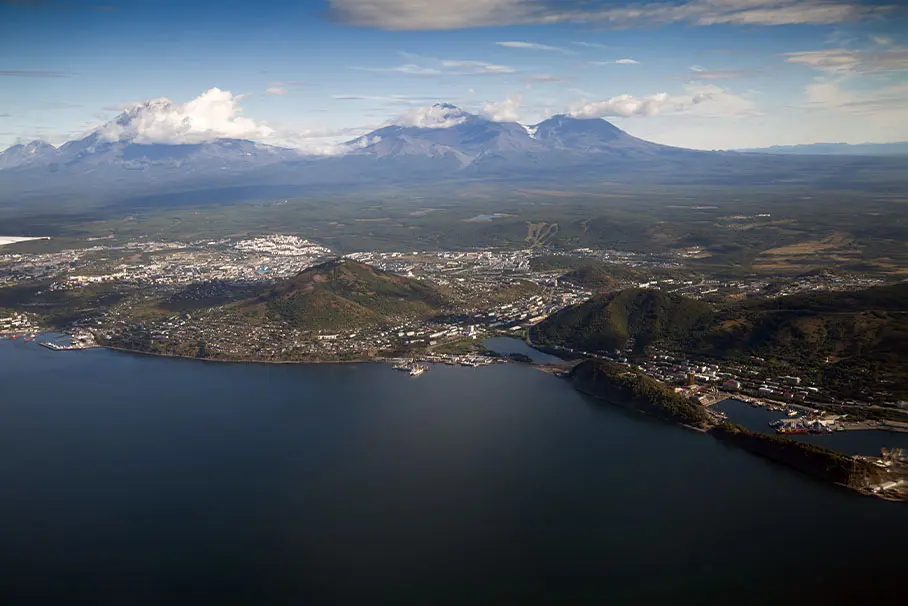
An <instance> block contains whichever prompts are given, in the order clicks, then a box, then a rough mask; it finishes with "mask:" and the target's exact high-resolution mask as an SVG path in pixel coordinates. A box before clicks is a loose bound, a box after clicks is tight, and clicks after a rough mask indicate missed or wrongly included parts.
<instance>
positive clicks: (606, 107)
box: [569, 93, 672, 118]
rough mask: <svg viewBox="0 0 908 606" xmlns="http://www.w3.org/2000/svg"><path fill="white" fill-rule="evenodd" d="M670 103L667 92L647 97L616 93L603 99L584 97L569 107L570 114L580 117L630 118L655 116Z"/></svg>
mask: <svg viewBox="0 0 908 606" xmlns="http://www.w3.org/2000/svg"><path fill="white" fill-rule="evenodd" d="M670 103H672V101H671V99H670V98H669V96H668V93H658V94H655V95H650V96H648V97H635V96H633V95H618V96H617V97H611V98H609V99H605V100H603V101H587V100H586V99H584V100H583V101H581V102H579V103H575V104H574V105H572V106H571V108H570V111H569V113H570V115H572V116H575V117H582V118H617V117H620V118H630V117H632V116H655V115H656V114H658V113H659V112H661V111H662V110H663V109H665V107H666V106H668V105H669V104H670Z"/></svg>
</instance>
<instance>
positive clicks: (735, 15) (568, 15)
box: [330, 0, 892, 30]
mask: <svg viewBox="0 0 908 606" xmlns="http://www.w3.org/2000/svg"><path fill="white" fill-rule="evenodd" d="M330 4H331V9H332V13H333V15H334V17H335V18H336V19H337V20H339V21H342V22H345V23H349V24H352V25H358V26H364V27H377V28H381V29H388V30H445V29H460V28H468V27H490V26H502V25H534V24H536V25H538V24H553V23H599V24H604V25H607V26H615V27H627V26H637V25H644V26H646V25H652V24H665V23H690V24H693V25H699V26H707V25H716V24H736V25H792V24H803V23H811V24H832V23H842V22H846V21H853V20H856V19H861V18H865V17H869V16H873V15H877V14H880V13H883V12H886V11H887V10H889V9H891V8H892V6H885V5H880V4H867V3H864V2H861V0H674V1H668V2H659V3H657V2H630V3H627V4H619V5H614V4H609V3H603V2H590V1H589V0H330Z"/></svg>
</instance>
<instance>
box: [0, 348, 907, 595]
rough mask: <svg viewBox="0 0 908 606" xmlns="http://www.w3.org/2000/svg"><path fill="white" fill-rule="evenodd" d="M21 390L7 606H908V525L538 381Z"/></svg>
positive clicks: (192, 381)
mask: <svg viewBox="0 0 908 606" xmlns="http://www.w3.org/2000/svg"><path fill="white" fill-rule="evenodd" d="M0 373H2V374H0V388H2V389H0V491H2V498H0V520H2V524H0V547H2V549H0V603H2V604H15V605H18V604H28V605H31V604H104V605H106V604H110V605H118V606H119V605H126V604H128V605H144V604H149V605H150V604H154V605H161V604H168V605H173V604H193V605H197V604H207V603H211V604H219V605H224V604H249V605H267V604H287V605H290V604H293V605H306V604H420V605H428V604H568V603H589V604H616V603H635V604H639V603H661V604H692V603H697V604H742V603H772V604H787V603H794V602H797V603H801V604H805V603H807V604H811V603H824V604H830V603H836V604H841V603H849V602H851V603H871V602H872V600H876V599H880V598H885V597H890V596H891V597H893V598H894V599H898V596H900V595H901V596H902V597H904V594H903V593H901V591H902V590H901V589H900V587H899V585H900V583H901V582H902V577H903V573H904V554H905V550H906V539H908V508H906V506H905V505H904V504H896V503H888V502H884V501H879V500H875V499H872V498H868V497H862V496H860V495H857V494H853V493H851V492H849V491H847V490H843V489H839V488H836V487H834V486H828V485H825V484H822V483H820V482H818V481H814V480H813V479H811V478H809V477H806V476H803V475H800V474H798V473H797V472H794V471H790V470H788V469H786V468H784V467H779V466H776V465H773V464H771V463H768V462H766V461H764V460H761V459H759V458H756V457H754V456H752V455H750V454H747V453H745V452H742V451H739V450H735V449H733V448H730V447H727V446H724V445H722V444H719V443H717V442H715V441H714V440H712V439H711V438H709V437H706V436H703V435H700V434H698V433H695V432H692V431H687V430H684V429H680V428H677V427H674V426H670V425H666V424H662V423H658V422H654V421H651V420H648V419H646V418H644V417H641V416H638V415H635V414H631V413H628V412H625V411H623V410H620V409H615V408H611V407H609V406H602V405H598V404H596V403H594V402H592V401H590V400H588V399H586V398H584V397H582V396H580V395H578V394H577V393H576V392H575V391H574V390H573V389H572V388H571V386H570V385H569V384H568V383H567V382H566V381H564V380H561V379H557V378H554V377H552V376H550V375H548V374H545V373H543V372H540V371H537V370H534V369H532V368H528V367H523V366H518V365H499V366H492V367H487V368H478V369H468V368H453V367H447V366H438V367H434V368H433V369H432V370H431V371H429V372H427V373H425V374H424V375H422V376H420V377H417V378H411V377H408V376H407V375H406V374H405V373H400V372H395V371H394V370H392V369H391V368H390V367H388V366H381V365H370V364H365V365H317V366H289V365H254V364H218V363H205V362H196V361H189V360H176V359H164V358H154V357H143V356H138V355H131V354H124V353H116V352H111V351H106V350H92V351H85V352H52V351H49V350H45V349H43V348H40V347H38V346H36V345H35V344H31V343H21V342H12V341H0ZM891 603H897V602H891Z"/></svg>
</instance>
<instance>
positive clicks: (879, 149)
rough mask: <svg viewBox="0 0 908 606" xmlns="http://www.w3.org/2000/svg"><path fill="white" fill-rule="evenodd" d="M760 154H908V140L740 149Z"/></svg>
mask: <svg viewBox="0 0 908 606" xmlns="http://www.w3.org/2000/svg"><path fill="white" fill-rule="evenodd" d="M738 151H741V152H753V153H760V154H801V155H814V156H908V142H899V143H809V144H807V145H773V146H771V147H757V148H752V149H741V150H738Z"/></svg>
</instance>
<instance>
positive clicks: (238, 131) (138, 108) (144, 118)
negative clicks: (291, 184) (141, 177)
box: [96, 88, 274, 143]
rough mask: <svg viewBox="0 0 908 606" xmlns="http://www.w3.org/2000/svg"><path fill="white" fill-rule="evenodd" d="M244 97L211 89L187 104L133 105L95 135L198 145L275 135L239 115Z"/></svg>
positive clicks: (165, 101)
mask: <svg viewBox="0 0 908 606" xmlns="http://www.w3.org/2000/svg"><path fill="white" fill-rule="evenodd" d="M241 98H242V96H238V95H234V94H233V93H231V92H230V91H223V90H221V89H219V88H211V89H209V90H207V91H205V92H204V93H202V94H201V95H199V96H198V97H196V98H195V99H193V100H192V101H189V102H187V103H175V102H173V101H171V100H170V99H165V98H161V99H153V100H151V101H145V102H143V103H137V104H134V105H132V106H130V107H129V108H128V109H126V111H124V112H123V113H122V114H120V116H118V117H117V118H116V119H115V120H113V121H111V122H108V123H107V124H105V125H103V126H101V127H99V128H98V129H97V130H96V132H98V133H99V134H100V135H101V136H102V137H104V138H105V139H108V140H113V141H117V140H128V141H134V142H135V143H199V142H202V141H211V140H213V139H218V138H232V139H263V138H268V137H270V136H271V135H273V134H274V129H272V128H270V127H268V126H266V125H264V124H261V123H259V122H256V121H255V120H251V119H249V118H245V117H243V116H241V115H240V114H241V112H242V108H241V107H240V106H239V101H240V99H241Z"/></svg>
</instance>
